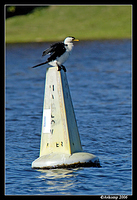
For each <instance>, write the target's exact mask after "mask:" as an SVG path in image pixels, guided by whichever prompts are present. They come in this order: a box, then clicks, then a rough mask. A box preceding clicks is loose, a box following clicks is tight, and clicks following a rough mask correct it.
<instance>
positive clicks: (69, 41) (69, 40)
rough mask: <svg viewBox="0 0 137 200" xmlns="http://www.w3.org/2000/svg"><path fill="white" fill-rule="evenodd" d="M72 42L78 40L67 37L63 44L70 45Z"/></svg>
mask: <svg viewBox="0 0 137 200" xmlns="http://www.w3.org/2000/svg"><path fill="white" fill-rule="evenodd" d="M73 41H79V40H78V39H75V38H74V37H71V36H69V37H67V38H65V40H64V44H68V43H72V42H73Z"/></svg>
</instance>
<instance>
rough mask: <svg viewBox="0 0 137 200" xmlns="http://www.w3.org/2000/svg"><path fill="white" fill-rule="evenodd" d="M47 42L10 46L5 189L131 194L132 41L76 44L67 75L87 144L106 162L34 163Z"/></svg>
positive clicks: (14, 192)
mask: <svg viewBox="0 0 137 200" xmlns="http://www.w3.org/2000/svg"><path fill="white" fill-rule="evenodd" d="M48 45H49V44H48V43H40V44H14V45H7V48H6V68H5V80H6V83H5V87H6V113H5V116H6V120H5V122H6V124H5V194H7V195H11V194H12V195H37V194H39V195H102V194H104V195H112V194H115V195H116V194H118V195H119V194H125V195H131V194H132V130H131V129H132V113H131V112H132V110H131V106H132V105H131V95H132V94H131V91H132V89H131V83H132V80H131V77H132V67H131V41H130V40H113V41H91V42H89V41H86V42H79V43H76V44H75V48H74V49H73V54H72V55H71V57H70V58H69V60H68V61H67V62H66V64H65V66H66V68H67V78H68V82H69V86H70V92H71V96H72V100H73V105H74V109H75V113H76V118H77V123H78V128H79V133H80V138H81V143H82V147H83V150H84V151H85V152H89V153H93V154H95V155H96V156H98V157H99V159H100V163H101V165H102V168H94V167H90V168H76V169H53V170H34V169H31V163H32V161H34V160H35V159H36V158H37V157H38V156H39V148H40V136H41V120H42V108H43V98H44V84H45V72H46V66H43V67H42V66H41V67H39V68H36V69H32V68H31V66H33V65H35V64H37V63H39V62H43V61H44V59H43V58H41V54H42V51H43V50H44V49H45V48H47V47H48Z"/></svg>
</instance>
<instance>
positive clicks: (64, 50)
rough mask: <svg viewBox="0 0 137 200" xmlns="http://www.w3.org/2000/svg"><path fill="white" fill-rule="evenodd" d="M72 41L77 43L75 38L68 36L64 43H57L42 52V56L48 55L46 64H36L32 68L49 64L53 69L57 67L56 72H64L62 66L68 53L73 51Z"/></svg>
mask: <svg viewBox="0 0 137 200" xmlns="http://www.w3.org/2000/svg"><path fill="white" fill-rule="evenodd" d="M73 41H79V40H78V39H75V37H71V36H68V37H66V38H65V40H64V42H57V43H54V44H52V45H50V47H49V48H48V49H46V50H44V51H43V54H42V56H45V55H47V54H50V56H49V57H48V59H47V60H46V62H43V63H40V64H37V65H35V66H33V67H32V68H35V67H38V66H41V65H44V64H49V65H51V66H53V67H55V66H57V67H58V71H60V70H61V69H63V70H64V72H66V68H65V67H64V66H63V65H62V64H63V63H64V62H65V61H66V60H67V59H68V57H69V55H70V52H71V51H72V49H73V46H74V45H73Z"/></svg>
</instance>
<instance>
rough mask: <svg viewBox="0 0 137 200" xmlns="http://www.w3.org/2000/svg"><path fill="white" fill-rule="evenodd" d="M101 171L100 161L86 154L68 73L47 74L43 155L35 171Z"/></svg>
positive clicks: (55, 70) (53, 71)
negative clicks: (67, 168)
mask: <svg viewBox="0 0 137 200" xmlns="http://www.w3.org/2000/svg"><path fill="white" fill-rule="evenodd" d="M80 166H95V167H100V163H99V159H98V157H96V156H95V155H93V154H90V153H86V152H83V150H82V146H81V141H80V137H79V132H78V127H77V122H76V118H75V113H74V109H73V104H72V100H71V96H70V91H69V86H68V81H67V76H66V73H65V72H64V71H63V70H61V71H58V68H57V67H50V68H48V69H47V72H46V81H45V95H44V106H43V119H42V130H41V144H40V155H39V158H37V159H36V160H35V161H33V162H32V168H41V169H44V168H45V169H49V168H66V167H80Z"/></svg>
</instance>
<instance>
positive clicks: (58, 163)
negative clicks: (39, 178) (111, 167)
mask: <svg viewBox="0 0 137 200" xmlns="http://www.w3.org/2000/svg"><path fill="white" fill-rule="evenodd" d="M77 167H101V166H100V163H99V159H98V157H96V156H95V155H93V154H90V153H85V152H78V153H73V154H72V155H70V154H64V153H58V154H57V153H51V154H48V155H43V156H41V157H39V158H37V159H36V160H34V161H33V162H32V168H35V169H54V168H77Z"/></svg>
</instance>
